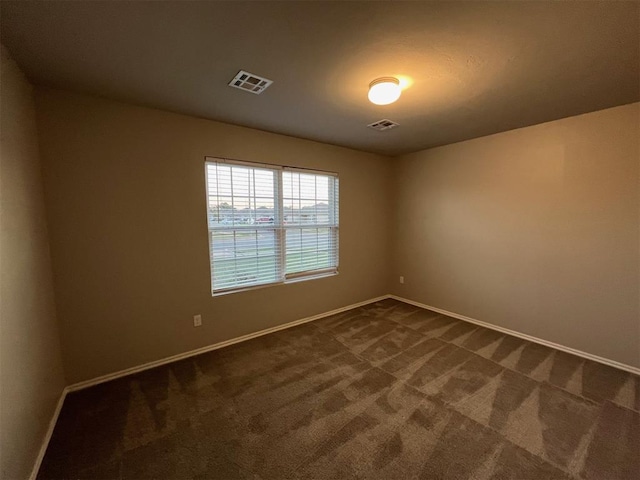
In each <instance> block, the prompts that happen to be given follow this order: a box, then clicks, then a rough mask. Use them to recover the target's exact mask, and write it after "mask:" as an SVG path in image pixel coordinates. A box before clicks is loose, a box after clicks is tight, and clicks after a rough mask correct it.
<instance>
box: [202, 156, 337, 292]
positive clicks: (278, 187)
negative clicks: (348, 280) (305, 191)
mask: <svg viewBox="0 0 640 480" xmlns="http://www.w3.org/2000/svg"><path fill="white" fill-rule="evenodd" d="M218 164H222V165H230V166H240V167H247V168H257V169H263V170H272V171H273V172H274V173H275V179H274V191H273V195H274V208H273V213H274V223H273V224H268V225H264V226H256V224H251V225H230V226H224V227H221V226H217V227H212V226H211V224H210V222H209V215H210V210H209V207H210V206H209V198H210V195H209V175H208V168H209V166H210V165H213V166H215V165H218ZM287 171H290V172H293V173H298V174H305V173H307V174H310V175H320V176H326V177H332V178H333V180H332V182H334V183H333V188H331V187H330V188H329V200H328V210H329V214H328V215H329V222H328V223H326V224H318V223H312V224H295V225H289V226H287V225H286V224H285V213H284V206H285V205H284V197H285V195H284V191H283V174H284V172H287ZM204 172H205V210H206V215H207V216H206V219H207V235H208V239H207V243H208V248H209V273H210V278H211V290H210V291H211V295H212V296H214V297H215V296H219V295H228V294H231V293H237V292H243V291H248V290H254V289H258V288H266V287H272V286H275V285H283V284H289V283H297V282H301V281H306V280H314V279H319V278H326V277H331V276H334V275H338V274H339V267H340V246H339V238H340V213H339V209H340V195H339V188H340V186H339V175H338V173H337V172H331V171H326V170H315V169H310V168H300V167H292V166H286V165H276V164H270V163H265V162H253V161H251V162H249V161H245V160H236V159H229V158H221V157H211V156H206V157H205V162H204ZM334 205H335V206H334ZM296 228H299V229H303V228H327V229H329V231H330V241H331V242H332V243H333V245H334V249H335V254H334V257H333V258H335V266H330V267H327V268H320V269H313V270H306V271H300V272H292V273H287V241H286V240H287V239H286V237H287V230H291V229H296ZM242 230H251V231H259V230H269V231H274V232H275V233H274V241H275V251H276V253H279V267H278V273H279V276H278V278H277V280H275V281H273V282H266V283H257V284H246V285H235V286H231V287H226V288H218V289H215V288H214V260H213V239H212V232H216V231H217V232H220V231H227V232H235V231H242ZM234 258H235V257H234Z"/></svg>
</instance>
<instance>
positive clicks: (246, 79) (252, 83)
mask: <svg viewBox="0 0 640 480" xmlns="http://www.w3.org/2000/svg"><path fill="white" fill-rule="evenodd" d="M272 83H273V80H269V79H268V78H264V77H259V76H258V75H254V74H253V73H249V72H245V71H244V70H240V71H239V72H238V73H237V74H236V76H235V77H233V80H231V81H230V82H229V86H230V87H233V88H239V89H240V90H244V91H245V92H250V93H255V94H256V95H259V94H261V93H262V92H264V91H265V90H266V89H267V87H268V86H269V85H271V84H272Z"/></svg>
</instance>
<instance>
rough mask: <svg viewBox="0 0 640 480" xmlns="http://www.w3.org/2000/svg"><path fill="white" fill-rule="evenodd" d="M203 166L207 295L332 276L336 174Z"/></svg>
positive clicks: (220, 163) (213, 162) (217, 162)
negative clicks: (208, 269)
mask: <svg viewBox="0 0 640 480" xmlns="http://www.w3.org/2000/svg"><path fill="white" fill-rule="evenodd" d="M207 160H208V161H207V162H206V167H205V168H206V182H207V223H208V227H209V252H210V263H211V284H212V291H213V293H220V292H226V291H233V290H240V289H245V288H248V287H252V286H258V285H266V284H272V283H280V282H284V281H286V280H288V279H294V278H304V277H314V276H318V275H322V274H331V273H336V272H337V269H338V227H339V221H338V211H339V208H338V177H337V175H335V174H333V173H327V172H316V171H308V170H298V169H294V168H289V167H280V166H275V165H263V164H251V163H246V162H236V161H229V160H223V159H213V158H208V159H207Z"/></svg>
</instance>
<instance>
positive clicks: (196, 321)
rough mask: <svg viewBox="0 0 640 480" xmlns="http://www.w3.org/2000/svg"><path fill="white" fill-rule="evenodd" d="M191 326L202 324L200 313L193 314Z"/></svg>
mask: <svg viewBox="0 0 640 480" xmlns="http://www.w3.org/2000/svg"><path fill="white" fill-rule="evenodd" d="M193 326H194V327H200V326H202V315H194V316H193Z"/></svg>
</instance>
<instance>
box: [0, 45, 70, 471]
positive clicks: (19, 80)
mask: <svg viewBox="0 0 640 480" xmlns="http://www.w3.org/2000/svg"><path fill="white" fill-rule="evenodd" d="M0 49H1V56H2V63H1V65H0V77H1V79H0V107H1V108H0V197H1V202H0V263H1V265H2V266H1V269H0V299H1V300H0V378H1V381H2V383H1V386H0V456H1V458H0V478H7V479H9V478H11V479H22V478H27V477H28V476H29V474H30V473H31V469H32V468H33V465H34V462H35V459H36V456H37V454H38V451H39V449H40V446H41V445H42V442H43V440H44V436H45V434H46V430H47V428H48V426H49V421H50V420H51V418H52V416H53V413H54V411H55V407H56V404H57V402H58V399H59V397H60V394H61V393H62V389H63V388H64V386H65V380H64V375H63V373H62V359H61V355H60V343H59V340H58V330H57V325H56V316H55V306H54V298H53V287H52V279H51V264H50V259H49V244H48V241H47V227H46V222H45V213H44V201H43V194H42V179H41V174H40V160H39V156H38V139H37V132H36V117H35V108H34V104H33V94H32V90H31V86H30V85H29V83H28V82H27V80H26V79H25V78H24V76H23V75H22V73H21V72H20V70H19V69H18V67H17V65H16V64H15V63H14V62H13V60H12V59H11V58H10V56H9V54H8V52H7V51H6V50H5V48H4V47H0Z"/></svg>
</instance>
